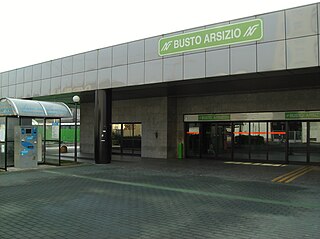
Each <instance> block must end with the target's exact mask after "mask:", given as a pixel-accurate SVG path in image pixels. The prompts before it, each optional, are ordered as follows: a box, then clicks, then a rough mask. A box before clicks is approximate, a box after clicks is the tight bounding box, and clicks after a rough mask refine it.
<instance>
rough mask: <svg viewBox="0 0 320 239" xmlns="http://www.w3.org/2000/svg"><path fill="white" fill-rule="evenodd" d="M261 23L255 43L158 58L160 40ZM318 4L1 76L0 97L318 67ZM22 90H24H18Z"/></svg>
mask: <svg viewBox="0 0 320 239" xmlns="http://www.w3.org/2000/svg"><path fill="white" fill-rule="evenodd" d="M255 18H259V19H262V20H263V25H264V36H263V38H262V39H261V40H260V41H258V42H249V43H241V44H235V45H231V46H220V47H215V48H208V49H201V50H196V51H192V52H187V53H184V54H181V53H180V54H175V55H169V56H164V57H161V56H159V54H158V44H159V40H160V39H161V38H162V37H166V36H172V35H176V34H181V33H187V32H193V31H195V30H201V29H207V28H212V27H216V26H223V25H227V24H229V23H230V24H232V23H236V22H242V21H246V20H250V19H255ZM319 20H320V4H311V5H307V6H302V7H297V8H293V9H288V10H282V11H277V12H272V13H267V14H262V15H258V16H254V17H248V18H243V19H237V20H232V21H228V22H223V23H217V24H213V25H207V26H203V27H199V28H194V29H187V30H184V31H179V32H175V33H170V34H165V35H162V36H155V37H151V38H147V39H142V40H137V41H134V42H129V43H124V44H120V45H116V46H112V47H106V48H102V49H98V50H93V51H89V52H85V53H81V54H77V55H73V56H67V57H63V58H60V59H55V60H52V61H48V62H43V63H40V64H35V65H32V66H27V67H24V68H19V69H16V70H11V71H7V72H3V73H1V74H0V76H1V77H0V87H1V90H0V94H1V97H5V96H9V95H10V96H13V97H21V98H23V97H35V96H42V95H47V94H48V95H50V94H60V93H69V92H73V91H86V90H95V89H106V88H113V87H126V86H133V85H141V84H152V83H161V82H170V81H180V80H190V79H197V78H205V77H218V76H224V75H237V74H243V73H254V72H267V71H278V70H285V69H297V68H307V67H314V66H319V62H318V61H319V60H318V58H319V51H320V47H319V45H320V41H319V32H320V24H319V23H318V21H319ZM22 88H23V89H22Z"/></svg>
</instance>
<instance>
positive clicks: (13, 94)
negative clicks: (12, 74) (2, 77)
mask: <svg viewBox="0 0 320 239" xmlns="http://www.w3.org/2000/svg"><path fill="white" fill-rule="evenodd" d="M8 96H9V97H11V98H15V97H16V85H9V95H8Z"/></svg>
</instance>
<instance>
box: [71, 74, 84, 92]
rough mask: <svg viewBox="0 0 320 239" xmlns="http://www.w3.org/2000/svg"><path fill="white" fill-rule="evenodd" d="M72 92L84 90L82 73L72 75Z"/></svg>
mask: <svg viewBox="0 0 320 239" xmlns="http://www.w3.org/2000/svg"><path fill="white" fill-rule="evenodd" d="M72 90H73V91H81V90H84V73H83V72H82V73H77V74H73V75H72Z"/></svg>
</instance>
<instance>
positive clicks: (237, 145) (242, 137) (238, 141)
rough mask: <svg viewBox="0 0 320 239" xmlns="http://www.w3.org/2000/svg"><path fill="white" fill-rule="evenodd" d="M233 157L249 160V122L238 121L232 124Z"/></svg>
mask: <svg viewBox="0 0 320 239" xmlns="http://www.w3.org/2000/svg"><path fill="white" fill-rule="evenodd" d="M233 134H234V147H233V149H234V159H235V160H249V153H250V137H249V136H250V123H249V122H239V123H235V124H234V132H233Z"/></svg>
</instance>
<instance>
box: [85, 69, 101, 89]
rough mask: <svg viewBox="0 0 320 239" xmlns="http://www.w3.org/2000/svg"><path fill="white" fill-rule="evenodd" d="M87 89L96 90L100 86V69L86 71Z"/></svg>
mask: <svg viewBox="0 0 320 239" xmlns="http://www.w3.org/2000/svg"><path fill="white" fill-rule="evenodd" d="M84 80H85V84H84V85H85V90H95V89H97V88H98V71H97V70H94V71H86V72H85V75H84Z"/></svg>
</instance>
